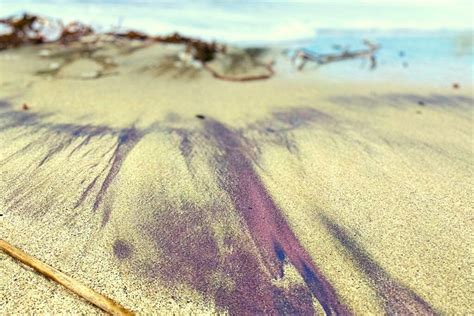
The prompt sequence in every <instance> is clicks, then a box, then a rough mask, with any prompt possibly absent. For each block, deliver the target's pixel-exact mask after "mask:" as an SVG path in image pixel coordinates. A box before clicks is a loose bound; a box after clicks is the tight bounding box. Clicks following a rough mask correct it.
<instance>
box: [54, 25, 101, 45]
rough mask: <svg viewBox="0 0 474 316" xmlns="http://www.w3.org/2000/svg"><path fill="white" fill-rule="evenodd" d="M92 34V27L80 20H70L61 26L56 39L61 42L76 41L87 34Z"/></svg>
mask: <svg viewBox="0 0 474 316" xmlns="http://www.w3.org/2000/svg"><path fill="white" fill-rule="evenodd" d="M91 34H94V30H93V29H92V27H90V26H87V25H85V24H82V23H80V22H71V23H69V24H67V25H66V26H64V27H63V28H62V31H61V34H60V35H59V38H58V41H59V42H60V43H61V44H68V43H72V42H77V41H79V40H80V39H81V38H83V37H84V36H87V35H91Z"/></svg>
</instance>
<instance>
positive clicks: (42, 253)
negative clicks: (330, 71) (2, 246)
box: [0, 40, 474, 315]
mask: <svg viewBox="0 0 474 316" xmlns="http://www.w3.org/2000/svg"><path fill="white" fill-rule="evenodd" d="M182 50H183V47H182V46H180V45H168V44H151V45H143V44H142V43H140V42H138V41H130V40H122V41H120V42H119V43H111V42H107V41H104V42H103V43H101V44H100V45H92V46H86V45H84V44H77V45H70V46H68V47H62V46H60V45H59V44H46V45H42V46H25V47H21V48H18V49H7V50H3V51H0V73H1V75H0V144H1V146H0V192H2V194H1V195H0V213H1V216H0V236H1V238H2V239H4V240H6V241H8V242H10V243H12V244H14V245H16V246H17V247H20V248H21V249H23V250H24V251H26V252H28V253H29V254H31V255H33V256H35V257H37V258H39V259H40V260H42V261H44V262H46V263H48V264H50V265H51V266H53V267H55V268H57V269H59V270H61V271H63V272H65V273H67V274H68V275H70V276H72V277H74V278H75V279H77V280H79V281H81V282H83V283H84V284H86V285H88V286H90V287H91V288H93V289H95V290H97V291H99V292H101V293H103V294H104V295H107V296H108V297H110V298H112V299H114V300H115V301H117V302H119V303H120V304H122V305H124V306H125V307H127V308H128V309H130V310H132V311H134V312H136V313H138V314H145V315H146V314H152V313H156V314H170V313H176V314H190V313H193V314H214V313H230V314H259V313H265V314H278V313H281V314H296V313H301V314H324V313H327V314H350V313H353V314H368V313H370V314H384V313H387V314H399V315H406V314H437V313H440V314H469V313H474V310H473V309H472V306H474V302H473V299H472V298H473V297H474V293H473V287H472V280H470V278H471V274H472V271H471V270H472V255H473V253H472V242H473V239H472V224H473V223H472V221H473V217H472V210H473V207H474V205H473V204H474V203H473V196H472V194H473V191H472V188H473V148H474V147H473V138H472V137H473V135H472V132H473V116H472V114H473V112H472V110H473V96H472V83H468V84H467V85H466V84H464V83H461V86H460V88H459V89H453V87H452V86H451V83H447V84H446V86H445V87H438V86H437V87H435V86H433V85H430V84H429V83H417V84H404V83H403V82H396V83H394V82H385V81H383V80H381V81H380V82H364V81H360V82H356V81H350V80H347V81H338V82H333V81H330V80H326V79H327V78H324V77H323V76H321V75H320V74H318V71H317V70H314V69H313V70H311V69H309V70H307V71H303V72H298V71H297V70H296V69H294V67H292V65H291V62H290V60H289V59H288V58H286V57H284V56H283V55H282V53H281V52H280V51H278V50H277V49H275V50H269V51H267V52H265V53H264V54H262V55H261V56H259V58H260V59H261V60H262V61H264V62H265V63H267V62H269V61H270V60H274V61H275V66H274V67H275V71H276V72H277V75H276V76H274V77H272V78H270V79H268V80H261V81H252V82H226V81H222V80H217V79H216V78H213V77H212V75H211V74H210V73H209V72H206V71H204V70H203V69H202V68H200V67H197V66H193V65H185V64H180V63H181V62H182V61H180V60H179V59H177V57H176V56H179V54H180V52H181V51H182ZM210 65H211V66H212V67H216V69H220V68H219V67H221V68H222V67H223V68H222V69H224V70H225V69H226V68H225V65H226V60H220V59H217V60H216V61H213V62H212V63H211V64H210ZM247 66H248V64H246V63H245V62H243V63H241V64H238V65H237V66H235V65H234V66H233V67H230V68H229V69H230V70H226V71H228V72H230V73H231V74H232V75H241V73H244V74H249V73H251V74H260V73H265V69H263V68H262V67H260V68H259V67H247ZM232 72H235V74H234V73H232ZM348 76H349V77H350V74H348ZM0 271H1V273H0V314H2V315H12V314H17V315H18V314H84V315H85V314H87V315H90V314H100V313H102V312H101V311H100V310H98V309H97V308H95V307H94V306H92V305H90V304H88V303H87V302H86V301H84V300H82V299H80V298H78V297H77V296H76V295H74V294H72V293H70V292H68V291H67V290H65V289H64V288H62V287H60V286H58V285H57V284H55V283H54V282H51V281H49V280H47V279H45V278H44V277H42V276H41V275H39V274H37V273H35V272H33V271H32V270H31V269H28V268H26V267H25V266H23V265H21V264H19V263H18V262H16V261H15V260H13V259H11V258H10V257H8V256H7V255H5V254H3V253H0Z"/></svg>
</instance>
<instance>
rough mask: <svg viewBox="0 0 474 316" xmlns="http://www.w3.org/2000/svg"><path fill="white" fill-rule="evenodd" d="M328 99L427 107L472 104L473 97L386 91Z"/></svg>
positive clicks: (344, 101) (375, 104)
mask: <svg viewBox="0 0 474 316" xmlns="http://www.w3.org/2000/svg"><path fill="white" fill-rule="evenodd" d="M329 101H330V102H332V103H335V104H339V105H345V106H350V105H362V106H368V107H375V106H384V105H390V106H406V105H410V104H413V105H420V102H421V104H422V105H425V106H427V107H459V106H468V107H471V106H473V105H474V99H473V98H471V97H467V96H462V95H443V94H431V95H428V96H427V95H417V94H408V93H386V94H373V95H370V96H364V95H339V96H332V97H330V98H329Z"/></svg>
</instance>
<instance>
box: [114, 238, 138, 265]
mask: <svg viewBox="0 0 474 316" xmlns="http://www.w3.org/2000/svg"><path fill="white" fill-rule="evenodd" d="M113 250H114V255H115V256H116V257H117V258H118V259H121V260H124V259H127V258H129V257H130V256H131V255H132V253H133V249H132V246H131V245H130V243H128V242H127V241H125V240H123V239H117V240H116V241H115V242H114V245H113Z"/></svg>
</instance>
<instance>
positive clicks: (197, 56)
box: [0, 14, 275, 81]
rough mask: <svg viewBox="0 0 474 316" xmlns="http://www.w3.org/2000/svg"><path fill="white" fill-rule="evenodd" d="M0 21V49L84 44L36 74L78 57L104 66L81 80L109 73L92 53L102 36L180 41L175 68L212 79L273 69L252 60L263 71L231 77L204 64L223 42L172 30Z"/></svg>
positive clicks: (26, 18)
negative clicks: (200, 72) (198, 71)
mask: <svg viewBox="0 0 474 316" xmlns="http://www.w3.org/2000/svg"><path fill="white" fill-rule="evenodd" d="M0 24H3V25H4V26H6V27H7V28H8V32H7V33H5V34H0V49H5V48H10V47H18V46H21V45H33V44H45V43H59V44H61V45H64V46H69V45H71V44H74V43H80V44H82V45H85V52H84V54H83V53H82V52H79V51H75V52H74V51H73V52H70V51H66V52H62V54H64V55H66V54H68V56H66V57H65V60H64V62H62V63H61V64H59V63H53V64H51V65H50V68H49V69H48V70H41V71H39V72H38V73H39V74H48V75H53V76H54V75H56V74H58V73H59V71H60V69H61V68H62V67H63V66H65V65H67V64H70V63H71V62H73V61H74V60H76V59H78V58H81V57H85V58H90V59H93V60H94V61H96V62H98V63H99V64H100V65H101V66H103V67H104V72H102V71H101V72H99V73H98V74H94V75H90V76H89V75H88V76H85V78H84V79H91V78H99V77H102V76H104V75H110V74H111V72H110V71H108V70H109V69H111V68H113V67H115V66H116V65H115V64H114V63H113V62H108V61H106V60H102V59H100V58H101V57H98V56H93V53H94V51H95V50H96V49H98V48H99V47H100V45H98V44H99V43H100V42H101V41H102V40H103V39H105V40H106V41H107V42H111V41H112V42H113V39H128V40H133V41H142V42H145V43H166V44H182V45H184V46H185V51H184V52H183V53H182V54H180V55H179V62H180V63H176V65H175V66H176V67H181V66H183V65H184V66H185V68H186V67H187V66H189V65H190V66H192V67H194V68H196V69H204V70H205V71H208V72H209V73H211V75H212V76H213V77H214V78H216V79H220V80H225V81H253V80H264V79H268V78H270V77H272V76H273V75H274V73H275V72H274V70H273V64H274V62H273V61H271V62H269V63H267V64H264V65H263V64H262V63H256V66H263V67H264V69H265V70H266V73H265V74H259V75H249V76H240V77H235V76H230V75H228V74H224V73H221V72H219V71H218V70H216V69H215V68H212V67H211V66H209V65H208V63H210V62H211V61H214V60H215V59H216V56H217V55H219V54H222V55H226V54H227V46H226V45H223V44H219V43H217V42H215V41H212V42H207V41H203V40H200V39H197V38H192V37H187V36H183V35H181V34H179V33H173V34H171V35H166V36H150V35H147V34H145V33H142V32H139V31H133V30H130V31H127V32H121V33H120V32H108V33H96V32H95V31H94V29H93V28H92V27H91V26H88V25H86V24H83V23H80V22H71V23H69V24H67V25H63V24H62V23H61V22H59V23H55V24H54V23H51V22H50V21H49V20H48V19H45V18H41V17H39V16H36V15H29V14H24V15H23V16H21V17H19V18H15V17H10V18H7V19H2V20H0ZM47 27H55V28H56V31H57V33H58V36H56V37H54V38H51V37H50V36H46V34H45V30H46V29H47ZM49 31H50V30H49ZM72 46H74V45H72ZM146 46H147V45H141V46H139V47H138V48H143V47H146ZM79 49H84V47H80V48H79ZM76 53H77V54H76ZM246 53H247V52H246ZM252 53H255V54H258V53H259V51H256V52H252V51H250V50H249V51H248V54H249V56H250V57H252V58H253V57H255V56H253V55H251V54H252ZM39 55H40V56H41V57H50V58H56V57H59V56H57V54H53V53H52V52H51V51H50V50H49V49H43V50H41V51H40V52H39ZM53 65H54V66H53ZM82 77H84V76H82Z"/></svg>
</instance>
